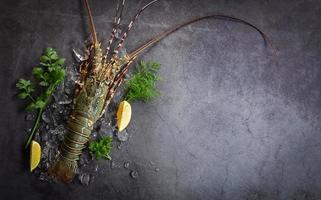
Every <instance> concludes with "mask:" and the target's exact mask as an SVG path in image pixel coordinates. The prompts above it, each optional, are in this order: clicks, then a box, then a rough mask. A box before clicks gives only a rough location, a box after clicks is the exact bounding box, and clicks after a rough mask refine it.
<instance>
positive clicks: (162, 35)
mask: <svg viewBox="0 0 321 200" xmlns="http://www.w3.org/2000/svg"><path fill="white" fill-rule="evenodd" d="M208 18H218V19H225V20H233V21H235V22H239V23H243V24H245V25H248V26H250V27H252V28H253V29H255V30H256V31H257V32H259V34H260V35H261V36H262V38H263V40H264V43H265V44H269V45H270V46H271V47H272V49H274V48H273V46H272V42H270V40H269V38H268V36H267V35H266V34H265V33H264V32H263V31H261V30H260V29H259V28H258V27H256V26H255V25H253V24H251V23H249V22H247V21H245V20H243V19H239V18H236V17H233V16H229V15H223V14H210V15H206V16H203V17H197V18H194V19H191V20H188V21H186V22H183V23H181V24H178V25H176V26H174V27H172V28H169V29H168V30H165V31H164V32H162V33H160V34H158V35H156V36H154V37H153V38H151V39H150V40H148V41H146V42H145V43H143V44H142V45H140V46H139V47H138V48H136V49H135V50H134V51H133V52H131V53H130V54H129V55H128V57H129V58H128V60H129V61H130V62H133V60H135V59H136V58H137V56H138V55H139V54H140V53H141V52H142V51H144V50H145V49H146V48H148V47H150V46H152V45H153V44H155V43H156V42H158V41H160V40H161V39H163V38H165V37H166V36H168V35H170V34H171V33H174V32H175V31H177V30H179V29H181V28H183V27H185V26H187V25H190V24H192V23H195V22H198V21H201V20H203V19H208ZM129 66H130V65H129V64H128V65H125V66H124V67H123V68H122V69H121V70H120V72H118V74H117V76H116V80H115V81H114V82H115V83H116V84H117V85H119V84H120V83H121V82H122V80H123V78H124V76H125V74H126V72H127V71H128V68H129ZM116 88H117V87H116ZM116 88H115V90H116Z"/></svg>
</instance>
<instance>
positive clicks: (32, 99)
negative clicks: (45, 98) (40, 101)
mask: <svg viewBox="0 0 321 200" xmlns="http://www.w3.org/2000/svg"><path fill="white" fill-rule="evenodd" d="M28 97H29V98H30V99H31V101H33V102H36V100H35V99H34V98H33V97H32V96H31V95H30V94H28Z"/></svg>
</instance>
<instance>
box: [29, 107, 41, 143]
mask: <svg viewBox="0 0 321 200" xmlns="http://www.w3.org/2000/svg"><path fill="white" fill-rule="evenodd" d="M42 113H43V108H40V109H39V110H38V113H37V118H36V121H35V123H34V124H33V127H32V130H31V132H30V134H29V137H28V140H27V143H26V145H25V149H27V148H28V146H29V144H30V142H31V140H32V138H33V136H34V134H35V132H36V130H37V128H38V125H39V122H40V117H41V115H42Z"/></svg>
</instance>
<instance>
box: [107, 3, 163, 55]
mask: <svg viewBox="0 0 321 200" xmlns="http://www.w3.org/2000/svg"><path fill="white" fill-rule="evenodd" d="M157 1H159V0H153V1H150V2H149V3H148V4H146V5H145V6H143V7H142V8H141V9H140V10H139V11H138V12H137V14H136V15H135V16H134V17H133V19H132V20H131V21H130V22H129V24H128V27H127V29H126V31H125V32H124V33H123V34H122V38H121V39H120V42H119V44H118V46H117V47H116V48H115V50H114V52H113V54H114V55H115V54H117V53H118V51H119V49H120V48H121V47H122V46H123V44H124V41H125V39H126V37H127V36H128V32H129V31H130V29H131V28H132V26H133V23H134V22H135V21H136V20H137V18H138V17H139V15H140V14H141V13H142V12H143V11H144V10H145V9H146V8H148V7H149V6H150V5H152V4H154V3H156V2H157Z"/></svg>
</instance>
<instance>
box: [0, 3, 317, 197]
mask: <svg viewBox="0 0 321 200" xmlns="http://www.w3.org/2000/svg"><path fill="white" fill-rule="evenodd" d="M90 2H91V7H92V11H93V14H94V19H95V23H96V26H97V30H98V33H99V38H101V39H106V38H107V37H108V35H109V32H110V31H111V25H112V24H111V22H112V19H113V15H114V9H115V6H116V3H115V1H107V0H105V1H103V0H91V1H90ZM145 2H147V0H130V1H128V3H127V6H126V9H125V16H124V19H126V20H124V22H128V21H129V17H130V16H132V15H134V13H135V12H136V11H137V10H138V9H139V8H140V7H141V6H142V5H143V4H144V3H145ZM320 11H321V2H320V1H318V0H314V1H313V0H309V1H304V0H284V1H277V0H261V1H255V0H235V1H233V0H217V1H215V0H182V1H179V0H177V1H176V0H175V1H170V0H162V1H160V2H159V3H158V4H155V5H153V6H152V7H150V8H149V9H148V10H146V12H144V14H143V15H142V16H141V17H140V18H139V21H138V22H137V23H136V24H135V27H134V28H133V30H132V31H131V33H130V36H129V38H128V40H127V43H126V46H127V49H129V50H130V49H133V48H135V47H136V46H137V45H139V44H140V43H141V42H143V41H145V40H146V39H149V38H150V37H151V36H153V35H154V34H156V33H158V32H160V31H162V30H164V29H166V28H168V27H170V26H171V25H174V24H176V23H178V22H181V21H184V20H186V19H188V18H191V17H193V16H200V15H202V14H207V13H210V12H221V13H226V14H230V15H234V16H238V17H240V18H243V19H245V20H248V21H250V22H252V23H253V24H255V25H257V26H258V27H260V28H261V29H262V30H264V31H265V32H266V33H267V34H268V35H269V37H270V38H271V40H272V42H273V44H274V46H275V47H276V48H277V49H278V52H277V53H276V55H273V53H272V50H271V47H269V46H268V47H266V46H265V45H264V44H263V40H262V38H261V37H260V35H259V34H258V33H257V32H255V31H254V30H253V29H251V28H250V27H247V26H245V25H243V24H238V23H233V22H230V21H220V20H214V19H210V20H206V21H201V22H198V23H195V24H193V25H191V26H188V27H186V28H184V29H182V30H180V31H178V32H177V33H175V34H173V35H171V36H169V37H167V38H166V39H164V40H163V41H161V42H159V43H158V44H157V45H155V46H154V47H152V48H150V49H149V50H147V51H146V52H145V53H144V54H143V55H142V56H141V57H140V59H144V60H155V61H157V62H159V63H161V64H162V67H161V71H160V74H161V76H162V77H163V81H161V82H159V84H158V87H159V89H160V90H161V92H162V96H161V98H159V99H158V100H156V101H153V102H152V103H148V104H145V103H133V105H132V106H133V112H134V113H133V116H134V117H133V119H132V122H131V124H130V126H129V128H128V132H129V134H130V139H129V141H128V142H127V143H126V144H125V145H124V147H123V148H122V149H120V150H118V149H117V148H115V150H114V151H113V153H112V156H113V157H114V159H115V161H116V162H119V164H120V165H121V164H122V163H123V162H124V161H130V163H131V164H130V168H131V169H135V170H137V171H138V173H139V177H138V178H137V179H131V178H130V177H129V171H128V170H126V169H123V168H122V169H110V168H109V163H108V162H106V161H105V164H104V162H102V163H101V165H102V166H105V167H103V169H102V171H101V173H100V175H99V176H98V177H96V178H95V182H94V184H91V185H90V186H88V187H84V186H81V185H80V184H78V183H77V182H76V183H75V184H72V185H63V184H49V183H46V182H40V181H38V180H37V179H36V178H35V177H34V176H33V175H32V174H30V173H29V172H28V170H27V169H26V167H25V166H24V165H23V158H24V157H23V153H22V148H21V146H22V144H23V142H24V141H25V139H26V133H25V132H24V128H25V121H24V112H22V110H21V109H22V107H23V103H22V102H21V101H17V100H15V98H14V94H15V90H14V83H15V82H16V80H17V79H18V78H20V77H26V78H27V77H30V76H31V74H30V73H31V68H32V67H33V66H35V65H36V64H37V58H38V57H39V55H40V54H41V52H42V51H43V50H44V48H45V47H47V46H52V47H54V48H56V49H57V50H58V52H59V53H60V54H61V55H63V56H64V57H66V58H67V64H71V63H72V62H73V58H72V53H71V48H72V47H73V46H77V45H79V44H80V43H81V42H82V41H84V40H85V39H86V38H88V35H89V33H88V27H87V21H86V20H87V18H86V17H84V16H85V13H84V9H83V8H82V3H81V1H78V0H77V1H76V0H74V1H67V0H65V1H62V0H46V1H40V0H28V1H25V0H2V1H1V2H0V13H1V14H0V22H1V23H0V24H1V28H0V39H1V42H0V60H1V62H0V63H1V64H0V66H1V67H0V72H1V73H0V76H1V78H0V81H1V90H0V94H1V99H0V102H1V104H0V105H1V108H2V109H1V112H0V116H1V117H0V120H1V121H0V124H1V131H0V163H1V164H0V199H32V200H36V199H77V200H82V199H157V200H158V199H182V200H187V199H202V200H204V199H209V200H212V199H226V200H234V199H235V200H241V199H249V200H257V199H273V200H275V199H296V200H297V199H321V173H320V169H321V157H320V154H321V136H320V135H321V110H320V109H321V93H320V86H321V73H320V67H321V57H320V54H321V48H320V47H321V20H320V18H321V12H320ZM154 167H158V168H159V169H160V171H159V172H155V170H154Z"/></svg>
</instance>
